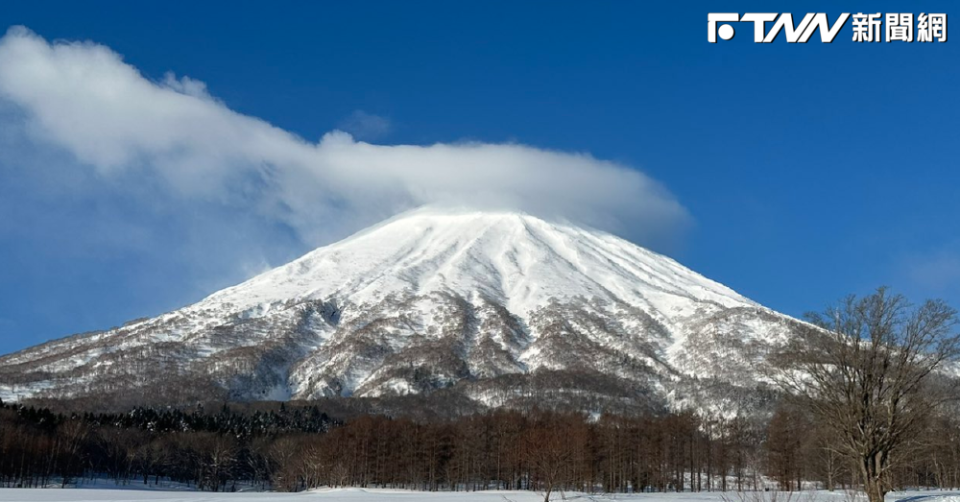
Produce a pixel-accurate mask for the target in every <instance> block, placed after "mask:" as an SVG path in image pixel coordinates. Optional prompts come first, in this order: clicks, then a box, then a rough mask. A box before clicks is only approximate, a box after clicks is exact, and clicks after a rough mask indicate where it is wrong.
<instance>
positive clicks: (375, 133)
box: [337, 110, 393, 140]
mask: <svg viewBox="0 0 960 502" xmlns="http://www.w3.org/2000/svg"><path fill="white" fill-rule="evenodd" d="M337 127H338V128H339V129H340V130H341V131H344V132H348V133H350V134H351V135H352V136H353V137H354V138H357V139H362V140H374V139H377V138H382V137H384V136H386V135H387V134H390V131H391V130H392V129H393V124H391V123H390V120H388V119H386V118H384V117H381V116H379V115H374V114H372V113H367V112H365V111H363V110H354V111H353V113H351V114H350V115H349V116H348V117H347V118H345V119H344V120H343V121H341V122H340V124H339V125H338V126H337Z"/></svg>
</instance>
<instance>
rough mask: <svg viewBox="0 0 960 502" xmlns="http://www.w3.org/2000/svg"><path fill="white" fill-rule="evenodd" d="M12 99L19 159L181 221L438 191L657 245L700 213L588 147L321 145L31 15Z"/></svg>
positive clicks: (367, 119) (402, 199) (12, 78)
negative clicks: (51, 31)
mask: <svg viewBox="0 0 960 502" xmlns="http://www.w3.org/2000/svg"><path fill="white" fill-rule="evenodd" d="M0 109H2V110H3V111H0V128H3V129H6V130H7V131H8V132H9V131H11V130H12V131H13V134H15V135H17V136H18V137H19V136H22V137H24V138H29V141H28V142H27V143H29V145H26V146H19V147H17V150H19V151H17V152H14V151H11V150H10V149H7V150H6V151H4V152H0V157H6V162H5V164H6V165H8V166H9V165H10V164H11V163H12V161H11V158H12V156H20V157H22V156H28V155H34V156H36V155H41V154H43V155H47V156H53V157H56V158H69V159H72V162H70V163H69V164H70V165H71V168H76V169H82V170H86V171H88V172H89V174H90V176H91V178H85V179H86V180H87V183H82V184H80V186H87V185H89V182H90V180H94V181H96V182H97V183H102V184H105V185H109V186H111V187H114V188H115V190H114V191H113V192H111V193H118V192H119V191H123V190H130V191H135V192H136V193H138V194H140V196H141V197H138V198H137V200H139V201H141V202H142V203H143V204H150V203H151V200H153V202H152V203H154V204H159V205H164V204H168V205H169V204H173V202H171V201H176V202H175V204H176V205H177V206H176V208H174V207H166V206H165V207H164V208H162V209H160V210H159V211H162V212H171V211H180V212H181V214H180V216H179V218H180V219H181V220H186V219H189V217H187V216H184V215H187V214H190V212H191V211H193V212H196V211H198V210H200V209H198V208H209V207H213V206H216V207H221V208H224V210H223V211H220V214H223V215H225V216H223V218H224V224H228V225H229V224H230V222H231V221H232V220H233V219H234V218H233V217H232V216H231V212H234V213H236V212H243V213H245V214H246V217H245V218H247V221H261V220H262V221H266V222H272V223H279V224H281V225H285V226H287V227H289V228H291V229H292V230H293V231H294V232H295V233H296V235H297V236H298V237H299V239H300V240H302V242H304V243H305V244H306V245H309V246H315V245H319V244H324V243H326V242H329V241H330V239H332V238H337V237H343V236H344V235H345V234H347V233H349V232H351V231H354V230H358V229H359V228H361V227H362V226H366V225H368V224H371V223H374V222H376V221H378V220H380V219H383V218H386V217H388V216H390V215H392V214H395V213H396V212H399V211H402V210H405V209H408V208H412V207H415V206H419V205H423V204H457V205H471V206H481V207H485V206H490V207H497V208H509V209H518V210H523V211H527V212H530V213H533V214H537V215H540V216H543V217H548V218H565V219H569V220H573V221H576V222H581V223H586V224H590V225H593V226H598V227H601V228H604V229H607V230H611V231H614V232H617V233H620V234H622V235H626V236H628V237H630V238H633V239H634V240H637V241H639V242H641V243H644V244H648V245H653V246H654V247H657V246H659V245H662V244H663V242H665V240H671V239H672V238H674V237H675V236H676V235H677V231H678V229H682V228H683V227H684V226H686V224H687V223H688V219H689V218H688V216H687V212H686V211H685V209H684V208H683V207H682V206H681V205H680V204H679V203H678V202H677V200H676V199H675V198H674V197H673V196H672V195H671V194H670V193H669V192H668V191H667V190H666V189H665V188H664V187H662V186H661V185H660V184H659V183H657V182H656V181H654V180H652V179H651V178H649V177H647V176H646V175H644V174H643V173H641V172H639V171H637V170H635V169H630V168H628V167H627V166H623V165H620V164H617V163H614V162H608V161H603V160H599V159H596V158H594V157H592V156H591V155H588V154H582V153H565V152H559V151H551V150H544V149H539V148H535V147H531V146H525V145H520V144H487V143H477V142H469V143H460V144H434V145H429V146H415V145H373V144H369V143H365V142H362V141H357V140H355V139H354V137H352V136H351V135H350V134H348V133H346V132H340V131H334V132H331V133H328V134H326V135H325V136H324V137H323V138H322V139H320V140H319V141H318V142H311V141H307V140H304V139H302V138H300V137H298V136H296V135H294V134H291V133H289V132H287V131H284V130H282V129H280V128H278V127H275V126H272V125H271V124H269V123H267V122H265V121H263V120H260V119H257V118H254V117H249V116H245V115H242V114H239V113H237V112H234V111H232V110H230V109H229V108H227V107H226V106H225V105H224V104H223V103H222V102H220V101H218V100H217V99H215V98H214V97H212V96H211V94H210V92H208V90H207V88H206V85H205V84H204V83H202V82H200V81H197V80H194V79H190V78H188V77H182V78H177V77H175V76H174V75H172V74H168V75H166V76H165V78H164V79H163V80H161V81H159V82H155V81H151V80H149V79H147V78H144V76H143V75H141V74H140V73H139V72H138V71H137V69H136V68H134V67H132V66H130V65H128V64H126V63H124V62H123V60H122V58H121V56H120V55H118V54H117V53H115V52H113V51H112V50H110V49H109V48H107V47H104V46H102V45H97V44H94V43H90V42H74V43H71V42H55V43H48V42H47V41H46V40H44V39H43V38H41V37H39V36H37V35H36V34H34V33H32V32H30V31H28V30H27V29H25V28H13V29H11V30H10V31H9V32H8V33H7V34H6V36H4V37H3V38H2V39H0ZM354 118H355V119H356V118H357V117H354ZM361 118H362V120H356V121H355V122H357V124H354V125H355V126H356V128H355V129H354V131H355V132H358V133H361V134H365V135H367V136H370V134H372V133H377V132H378V131H379V132H380V133H381V134H382V133H384V132H385V131H386V130H388V129H389V122H387V121H385V120H384V119H381V118H379V117H376V116H374V115H369V114H364V116H363V117H361ZM364 128H365V129H364ZM371 128H372V129H371ZM374 129H376V130H374ZM38 152H39V153H38ZM49 152H56V153H55V154H54V153H49ZM3 160H4V159H2V158H0V161H3ZM27 164H29V165H31V166H33V167H32V169H41V170H42V169H50V170H51V172H54V171H58V170H59V172H62V171H63V169H65V168H64V167H63V166H60V167H59V168H54V167H51V166H49V165H48V164H42V163H37V162H33V163H27ZM2 168H3V166H2V165H0V169H2ZM0 176H5V175H4V173H3V171H2V170H0ZM60 178H61V177H60V176H50V177H48V178H47V181H46V182H47V183H50V184H55V183H57V181H56V180H58V179H60ZM0 179H2V178H0ZM70 189H72V187H70V186H64V187H61V190H70ZM76 189H77V190H81V189H82V188H76ZM158 201H159V202H158ZM207 218H208V219H209V218H210V217H207ZM178 221H179V220H178ZM251 224H253V223H251Z"/></svg>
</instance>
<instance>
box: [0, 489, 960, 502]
mask: <svg viewBox="0 0 960 502" xmlns="http://www.w3.org/2000/svg"><path fill="white" fill-rule="evenodd" d="M542 500H543V495H542V494H540V493H537V492H530V491H481V492H417V491H406V490H382V489H361V488H344V489H320V490H313V491H309V492H303V493H269V492H267V493H200V492H181V491H173V492H164V491H136V490H122V489H116V490H105V489H64V490H60V489H16V488H5V489H0V501H4V502H134V501H157V502H232V501H235V502H307V501H317V502H387V501H410V502H415V501H427V502H505V501H514V502H540V501H542ZM551 500H568V501H577V502H607V501H621V502H859V501H860V500H866V498H865V497H859V496H855V495H851V494H847V493H845V492H843V491H834V492H828V491H804V492H797V493H793V494H789V493H786V492H764V493H758V492H745V493H741V494H738V493H734V492H726V493H721V492H699V493H690V492H686V493H639V494H584V493H572V492H567V493H565V494H560V493H556V494H554V495H553V496H551ZM886 501H887V502H897V501H909V502H958V501H960V494H957V493H951V492H935V491H920V492H891V493H889V494H887V497H886Z"/></svg>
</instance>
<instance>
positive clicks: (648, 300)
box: [189, 208, 758, 322]
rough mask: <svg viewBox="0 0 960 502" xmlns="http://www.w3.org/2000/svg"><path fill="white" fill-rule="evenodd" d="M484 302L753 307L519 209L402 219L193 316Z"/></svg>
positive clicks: (633, 251)
mask: <svg viewBox="0 0 960 502" xmlns="http://www.w3.org/2000/svg"><path fill="white" fill-rule="evenodd" d="M434 291H449V292H453V293H456V294H459V295H461V296H463V297H465V298H476V297H478V296H484V297H486V298H488V299H492V300H494V301H496V302H497V303H500V304H503V305H505V306H506V307H507V308H508V309H509V310H510V311H511V312H513V313H515V314H518V315H520V316H525V315H527V314H528V313H529V312H530V311H531V310H533V309H535V308H536V307H539V306H542V305H544V304H545V303H547V302H548V301H549V300H551V299H565V298H572V297H578V296H579V297H584V298H602V299H606V300H619V301H623V302H626V303H628V304H630V305H633V306H637V307H641V308H643V309H644V310H646V311H648V312H649V313H652V314H654V316H655V317H657V318H658V319H660V320H665V321H668V322H670V321H673V320H676V319H678V318H682V317H684V316H685V315H687V314H689V313H691V312H692V311H693V310H694V309H695V308H696V307H697V306H698V305H703V304H715V305H717V306H722V307H726V308H729V307H742V306H749V307H758V305H757V304H756V303H755V302H753V301H751V300H748V299H747V298H744V297H743V296H741V295H739V294H738V293H736V292H735V291H733V290H732V289H730V288H728V287H726V286H724V285H722V284H720V283H717V282H715V281H712V280H710V279H707V278H706V277H704V276H702V275H700V274H698V273H696V272H694V271H692V270H690V269H688V268H686V267H684V266H683V265H681V264H679V263H677V262H676V261H674V260H673V259H671V258H668V257H666V256H663V255H661V254H657V253H654V252H652V251H649V250H647V249H644V248H642V247H640V246H637V245H636V244H633V243H631V242H629V241H627V240H624V239H621V238H619V237H617V236H615V235H612V234H609V233H606V232H601V231H597V230H592V229H586V228H582V227H577V226H573V225H569V224H563V223H550V222H547V221H545V220H542V219H540V218H536V217H534V216H530V215H526V214H522V213H515V212H481V211H472V212H471V211H460V212H453V213H451V212H449V211H440V210H436V209H430V208H428V209H420V210H415V211H412V212H408V213H404V214H402V215H400V216H398V217H395V218H392V219H390V220H387V221H386V222H383V223H381V224H379V225H376V226H374V227H371V228H369V229H367V230H364V231H362V232H360V233H358V234H355V235H353V236H351V237H349V238H347V239H345V240H343V241H340V242H338V243H336V244H332V245H329V246H325V247H321V248H319V249H317V250H315V251H312V252H310V253H308V254H306V255H305V256H303V257H301V258H299V259H297V260H295V261H293V262H291V263H289V264H287V265H284V266H281V267H278V268H276V269H273V270H271V271H269V272H266V273H264V274H262V275H259V276H257V277H255V278H253V279H250V280H249V281H247V282H244V283H242V284H240V285H237V286H234V287H230V288H227V289H224V290H222V291H219V292H217V293H214V294H213V295H210V296H209V297H207V298H206V299H204V300H203V301H201V302H199V303H197V304H195V305H194V306H192V307H190V308H189V309H197V310H204V309H216V310H229V311H234V312H236V311H243V310H248V309H251V308H255V307H259V308H261V309H262V312H263V313H267V312H269V310H270V308H271V305H275V304H277V303H280V302H284V301H287V300H290V299H299V298H318V299H327V298H338V299H344V300H349V301H350V302H351V303H354V304H364V303H375V302H376V301H378V300H379V299H381V298H383V297H385V296H387V295H389V294H391V293H397V292H412V293H415V294H426V293H430V292H434Z"/></svg>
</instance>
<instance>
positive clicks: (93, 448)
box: [0, 403, 960, 496]
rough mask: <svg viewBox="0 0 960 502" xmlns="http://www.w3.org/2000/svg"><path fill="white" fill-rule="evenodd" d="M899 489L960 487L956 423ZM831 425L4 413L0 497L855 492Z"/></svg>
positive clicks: (930, 441)
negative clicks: (131, 492) (95, 483)
mask: <svg viewBox="0 0 960 502" xmlns="http://www.w3.org/2000/svg"><path fill="white" fill-rule="evenodd" d="M924 426H925V431H924V434H923V436H922V440H921V441H918V442H917V443H916V445H915V447H914V449H913V456H912V458H911V460H910V461H909V462H906V463H903V464H900V465H899V467H898V469H897V470H896V472H895V473H894V474H893V478H892V479H893V483H894V484H896V485H897V486H918V485H922V486H937V487H941V488H957V487H960V423H958V421H957V420H956V419H955V418H954V416H953V415H949V414H942V415H938V416H937V417H935V418H931V420H929V421H928V422H927V423H925V424H924ZM830 438H831V436H830V431H829V428H826V427H823V426H819V425H818V424H817V422H816V417H815V415H814V414H811V413H809V412H807V411H804V410H803V409H802V408H800V407H797V406H794V405H791V404H789V403H784V404H783V405H781V406H780V407H779V408H778V409H777V411H776V412H775V413H774V414H773V415H772V416H771V417H769V418H767V419H760V418H757V417H753V418H746V417H733V418H728V419H714V420H708V419H705V418H704V417H702V416H700V415H699V414H697V413H694V412H692V411H684V412H677V413H668V414H656V415H654V414H651V415H649V416H641V417H623V416H601V417H590V416H588V415H584V414H576V413H555V412H542V411H536V410H534V411H528V412H521V411H509V410H498V411H491V412H489V413H483V414H476V415H471V416H465V417H461V418H457V419H450V420H430V421H418V420H413V419H409V418H391V417H387V416H383V415H361V416H357V417H355V418H352V419H350V420H348V421H345V422H342V421H339V420H334V419H332V418H330V417H329V416H327V415H326V414H325V413H323V412H322V411H320V410H319V409H317V408H316V407H315V406H296V407H295V406H286V405H280V406H277V407H276V408H275V409H272V410H270V411H259V410H258V411H255V412H244V411H234V410H232V409H231V408H230V407H228V406H226V405H224V406H223V407H221V408H220V409H218V410H216V411H206V410H203V409H196V410H190V411H183V410H171V409H160V410H158V409H149V408H136V409H134V410H131V411H130V412H129V413H123V414H118V413H82V414H77V413H73V414H58V413H54V412H52V411H50V410H49V409H43V408H31V407H25V406H21V405H10V404H0V485H2V486H6V487H40V486H51V485H65V484H70V483H73V482H75V481H77V480H81V479H84V478H109V479H112V480H115V481H116V482H117V483H120V484H131V483H142V484H158V483H166V482H177V483H184V484H188V485H192V486H195V487H197V488H199V489H203V490H211V491H222V490H233V489H236V488H237V487H238V486H241V485H246V486H250V485H253V486H255V487H258V488H261V489H276V490H284V491H296V490H303V489H309V488H315V487H320V486H338V487H340V486H356V487H392V488H409V489H418V490H485V489H516V490H535V491H538V492H541V493H544V494H546V495H547V496H549V494H550V493H552V492H553V493H555V492H558V491H561V490H562V491H585V492H594V491H602V492H630V491H721V490H748V489H764V488H775V489H782V490H798V489H801V488H806V487H809V486H811V485H810V483H811V482H813V483H814V484H816V485H817V486H819V487H822V488H830V489H843V488H847V487H852V486H857V484H858V478H857V475H858V474H857V472H858V471H857V470H856V466H855V465H851V464H850V463H849V462H846V461H844V459H843V457H842V456H840V455H838V454H837V453H835V452H834V451H833V448H832V447H831V444H830V441H831V439H830Z"/></svg>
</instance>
